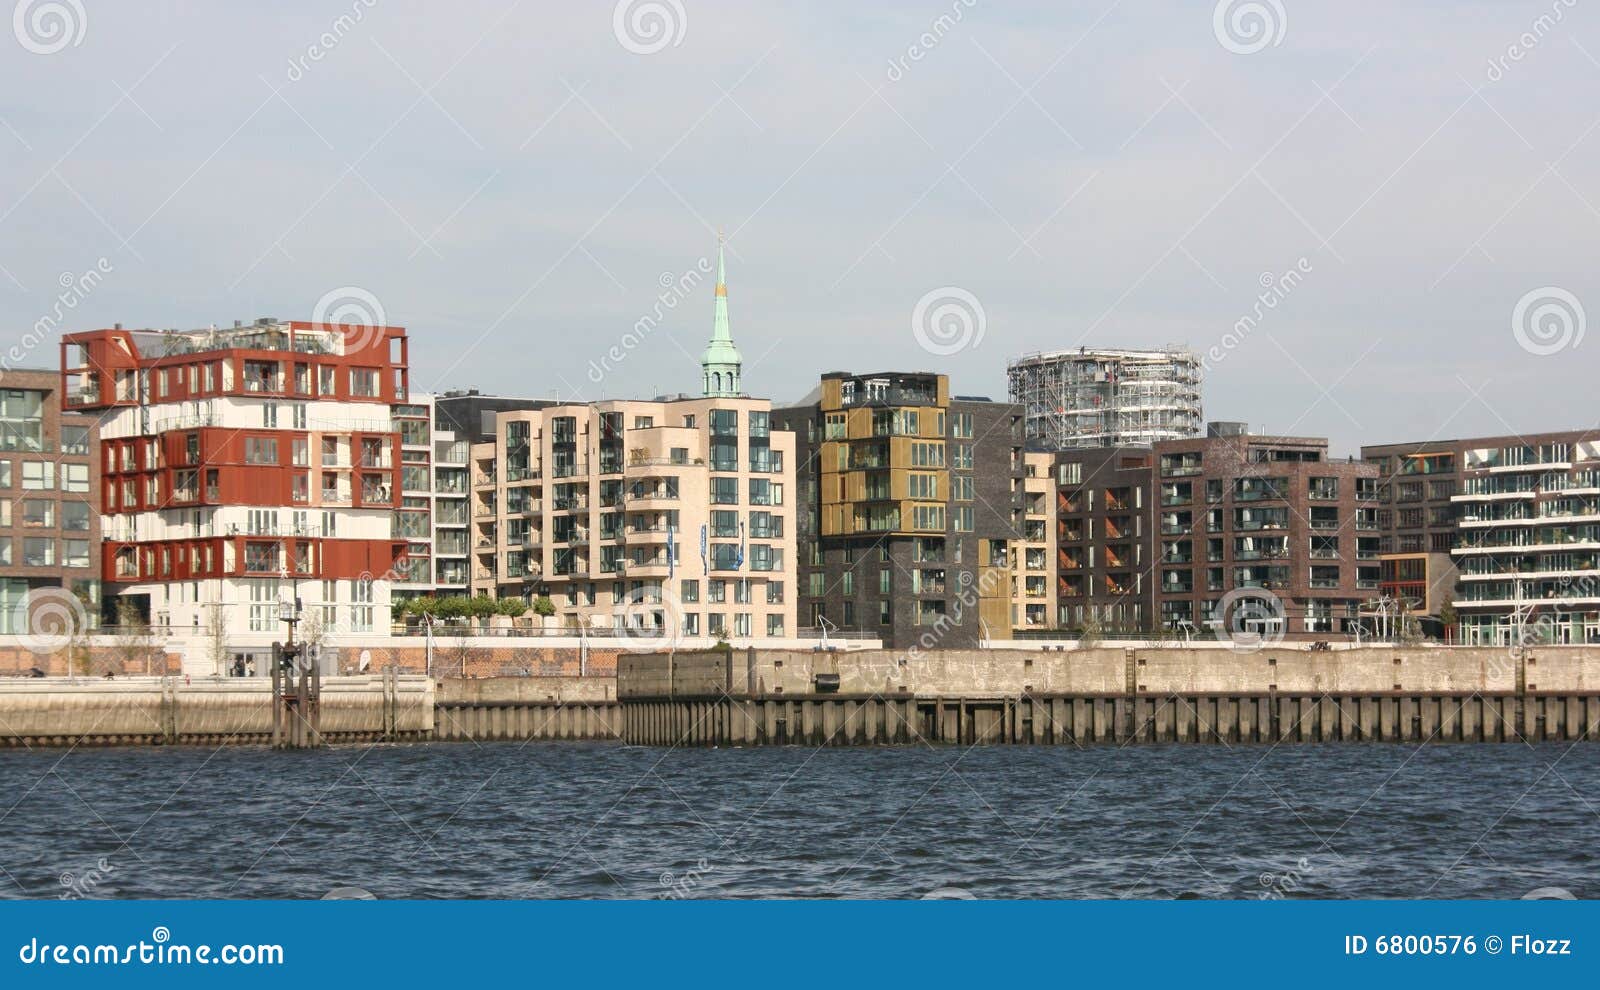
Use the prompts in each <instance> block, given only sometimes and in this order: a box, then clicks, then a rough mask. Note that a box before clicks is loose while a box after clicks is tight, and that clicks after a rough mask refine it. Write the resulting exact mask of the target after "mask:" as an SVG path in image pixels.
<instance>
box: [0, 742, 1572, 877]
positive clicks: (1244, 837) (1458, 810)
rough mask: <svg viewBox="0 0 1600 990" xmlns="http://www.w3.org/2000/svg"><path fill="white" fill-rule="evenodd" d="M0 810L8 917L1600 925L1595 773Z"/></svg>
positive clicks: (583, 760) (735, 753)
mask: <svg viewBox="0 0 1600 990" xmlns="http://www.w3.org/2000/svg"><path fill="white" fill-rule="evenodd" d="M0 795H3V797H0V810H3V811H4V817H3V819H0V867H3V868H4V873H3V875H0V891H3V892H4V894H6V895H8V896H12V897H23V896H26V897H56V896H60V895H61V894H62V893H63V892H68V891H72V892H76V893H81V894H86V895H88V896H96V897H106V896H109V897H151V898H166V897H288V898H304V897H311V898H315V897H321V896H323V895H324V894H326V893H327V892H329V891H330V890H332V889H334V888H340V887H356V888H361V889H363V890H365V891H369V892H371V893H372V894H373V895H375V896H378V897H383V898H394V897H413V898H441V897H443V898H460V897H530V898H544V897H589V898H593V897H601V898H617V897H628V898H649V897H909V898H918V897H927V896H940V897H966V896H973V897H984V898H991V897H993V898H1013V897H1027V898H1055V897H1065V898H1107V897H1147V898H1148V897H1155V898H1167V897H1180V896H1181V897H1196V896H1198V897H1207V898H1212V897H1221V898H1258V897H1263V896H1267V897H1278V896H1283V897H1307V896H1310V897H1335V898H1342V897H1444V898H1453V897H1509V898H1515V897H1521V896H1523V895H1525V894H1527V893H1528V892H1530V891H1532V890H1535V889H1538V888H1552V887H1553V888H1564V889H1566V890H1568V891H1571V892H1572V893H1574V894H1576V895H1577V896H1580V897H1582V896H1589V897H1594V896H1600V863H1597V856H1600V812H1597V808H1600V746H1594V745H1579V746H1577V747H1569V746H1566V745H1560V746H1537V747H1529V746H1522V745H1477V746H1475V745H1463V746H1432V747H1424V748H1422V749H1414V748H1411V747H1406V746H1393V745H1331V746H1310V745H1306V746H1281V747H1277V748H1269V747H1265V746H1246V747H1237V748H1233V749H1227V748H1223V747H1210V746H1148V747H1146V746H1135V747H1129V748H1126V749H1113V748H1093V749H1087V750H1076V749H1073V748H1071V747H1057V748H1016V747H980V748H975V749H970V750H962V749H956V748H950V749H927V748H923V749H913V748H904V749H830V750H811V749H804V748H784V749H780V748H764V749H739V750H714V751H706V750H673V751H668V750H662V749H646V748H625V747H621V746H605V745H587V744H550V743H535V744H530V745H521V744H514V743H509V744H496V745H483V746H474V745H465V744H456V745H429V746H377V747H371V748H366V747H344V748H336V749H331V750H323V751H320V752H309V753H293V754H284V753H273V752H269V751H266V750H261V749H253V748H228V749H222V750H217V751H212V750H206V749H127V750H94V751H78V752H72V753H69V754H63V753H61V752H59V751H56V752H50V751H40V752H33V753H28V752H7V753H0ZM63 874H68V875H69V877H68V879H67V882H68V883H70V884H72V885H73V886H72V887H71V888H68V887H64V886H62V883H63V880H62V877H63Z"/></svg>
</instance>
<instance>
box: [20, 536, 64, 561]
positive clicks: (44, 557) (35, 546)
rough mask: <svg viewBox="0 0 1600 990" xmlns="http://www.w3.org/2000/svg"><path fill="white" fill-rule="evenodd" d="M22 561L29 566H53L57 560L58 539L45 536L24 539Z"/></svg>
mask: <svg viewBox="0 0 1600 990" xmlns="http://www.w3.org/2000/svg"><path fill="white" fill-rule="evenodd" d="M22 562H23V563H24V564H26V565H27V566H29V567H51V566H54V564H55V562H56V541H55V540H54V539H51V538H49V537H44V536H28V537H24V538H23V540H22Z"/></svg>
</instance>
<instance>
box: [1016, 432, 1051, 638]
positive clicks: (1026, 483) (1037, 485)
mask: <svg viewBox="0 0 1600 990" xmlns="http://www.w3.org/2000/svg"><path fill="white" fill-rule="evenodd" d="M1013 484H1015V485H1017V486H1019V489H1020V494H1021V498H1020V505H1021V509H1020V514H1021V519H1020V521H1019V522H1018V523H1017V538H1016V539H1015V540H1013V541H1012V544H1011V626H1012V628H1013V629H1016V630H1029V629H1053V628H1055V624H1056V622H1055V620H1056V582H1055V560H1056V527H1055V520H1054V518H1053V517H1054V515H1055V509H1056V495H1055V453H1054V452H1053V451H1046V450H1030V451H1026V452H1025V453H1024V454H1023V455H1022V477H1021V478H1019V479H1014V480H1013ZM1013 504H1019V502H1018V500H1017V499H1013Z"/></svg>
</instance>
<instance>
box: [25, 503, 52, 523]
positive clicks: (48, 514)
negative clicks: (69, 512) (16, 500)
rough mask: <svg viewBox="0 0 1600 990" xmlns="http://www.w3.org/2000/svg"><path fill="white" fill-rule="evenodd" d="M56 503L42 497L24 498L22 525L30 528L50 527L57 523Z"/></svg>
mask: <svg viewBox="0 0 1600 990" xmlns="http://www.w3.org/2000/svg"><path fill="white" fill-rule="evenodd" d="M55 510H56V504H55V503H54V502H52V501H49V500H47V499H42V498H25V499H23V500H22V525H24V526H26V527H28V528H30V529H48V528H50V527H51V526H54V525H55V524H56V518H55Z"/></svg>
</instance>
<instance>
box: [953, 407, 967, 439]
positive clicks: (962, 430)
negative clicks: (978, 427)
mask: <svg viewBox="0 0 1600 990" xmlns="http://www.w3.org/2000/svg"><path fill="white" fill-rule="evenodd" d="M950 435H951V436H953V437H958V438H960V439H963V440H970V439H972V414H971V413H969V412H958V413H951V414H950Z"/></svg>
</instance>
